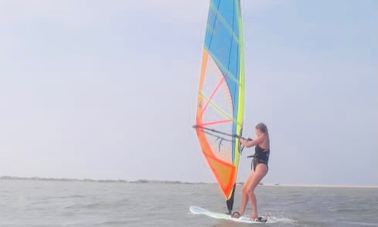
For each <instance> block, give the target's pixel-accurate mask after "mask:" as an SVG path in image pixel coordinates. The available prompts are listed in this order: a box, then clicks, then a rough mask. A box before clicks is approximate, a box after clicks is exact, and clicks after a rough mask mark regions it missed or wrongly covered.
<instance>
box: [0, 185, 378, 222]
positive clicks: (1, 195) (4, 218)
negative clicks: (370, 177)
mask: <svg viewBox="0 0 378 227" xmlns="http://www.w3.org/2000/svg"><path fill="white" fill-rule="evenodd" d="M236 195H237V196H236V198H235V208H237V207H238V206H239V203H240V186H238V188H237V194H236ZM256 195H257V199H258V206H259V209H260V210H259V212H260V215H269V216H271V217H273V218H276V219H277V220H286V221H282V222H280V221H278V222H277V223H274V224H257V225H260V226H261V225H262V226H378V189H374V188H332V187H284V186H259V187H258V188H257V191H256ZM191 205H195V206H200V207H203V208H206V209H208V210H211V211H216V212H225V211H226V207H225V203H224V201H223V199H222V197H221V194H220V191H219V189H218V186H217V185H216V184H184V183H158V182H152V183H151V182H139V183H130V182H96V181H56V180H12V179H5V180H4V179H2V180H0V226H168V227H170V226H172V227H176V226H193V227H194V226H213V227H231V226H232V227H235V226H250V225H246V224H239V223H235V222H229V221H222V220H216V219H211V218H208V217H206V216H201V215H193V214H191V213H190V212H189V207H190V206H191ZM250 213H251V210H250V208H248V209H247V212H246V215H249V214H250Z"/></svg>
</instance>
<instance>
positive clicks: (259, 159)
mask: <svg viewBox="0 0 378 227" xmlns="http://www.w3.org/2000/svg"><path fill="white" fill-rule="evenodd" d="M269 154H270V150H269V149H262V148H261V147H260V146H259V145H256V147H255V154H254V158H253V160H252V166H253V170H255V169H256V166H257V165H258V164H259V163H263V164H265V165H266V167H268V161H269Z"/></svg>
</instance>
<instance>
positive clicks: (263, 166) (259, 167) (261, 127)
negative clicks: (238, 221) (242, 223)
mask: <svg viewBox="0 0 378 227" xmlns="http://www.w3.org/2000/svg"><path fill="white" fill-rule="evenodd" d="M256 136H257V138H256V139H255V140H251V139H248V140H244V139H240V143H241V145H243V146H245V147H253V146H255V154H254V156H253V161H252V163H253V171H251V173H250V174H249V176H248V178H247V181H246V182H245V183H244V185H243V192H242V202H241V207H240V211H239V212H237V211H236V212H234V213H233V214H232V217H234V218H239V217H240V216H242V215H243V214H244V211H245V207H246V206H247V202H248V199H249V200H250V201H251V206H252V210H253V211H252V215H251V218H252V220H254V221H262V222H264V221H266V219H264V218H262V217H259V216H258V212H257V205H256V196H255V193H254V191H255V188H256V187H257V185H258V184H259V182H260V181H261V179H263V177H264V176H265V175H266V173H267V172H268V160H269V153H270V144H269V134H268V128H267V127H266V125H265V124H264V123H259V124H257V125H256Z"/></svg>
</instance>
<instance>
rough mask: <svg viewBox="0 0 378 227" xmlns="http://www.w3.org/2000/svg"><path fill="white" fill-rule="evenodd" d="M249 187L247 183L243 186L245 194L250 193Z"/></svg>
mask: <svg viewBox="0 0 378 227" xmlns="http://www.w3.org/2000/svg"><path fill="white" fill-rule="evenodd" d="M249 191H250V190H249V187H248V186H247V185H244V186H243V189H242V192H243V194H245V195H249Z"/></svg>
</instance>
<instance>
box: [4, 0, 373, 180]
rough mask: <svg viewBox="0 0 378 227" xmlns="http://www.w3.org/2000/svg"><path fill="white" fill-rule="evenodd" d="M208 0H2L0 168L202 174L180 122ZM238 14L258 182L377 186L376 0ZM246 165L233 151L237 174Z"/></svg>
mask: <svg viewBox="0 0 378 227" xmlns="http://www.w3.org/2000/svg"><path fill="white" fill-rule="evenodd" d="M208 5H209V2H208V1H207V0H206V1H205V0H191V1H187V0H138V1H131V0H126V1H117V0H112V1H82V0H79V1H78V0H70V1H47V0H45V1H42V0H38V1H37V0H24V1H15V0H9V1H7V0H6V1H4V0H1V1H0V28H1V29H0V107H1V111H0V175H13V176H40V177H73V178H95V179H100V178H101V179H103V178H110V179H118V178H121V179H130V180H135V179H140V178H143V179H160V180H181V181H196V182H197V181H206V182H213V181H214V179H213V176H212V175H211V173H210V171H209V170H208V167H207V164H206V163H205V161H204V158H203V157H202V154H201V151H200V148H199V144H198V142H197V140H196V137H195V133H194V131H193V129H192V128H191V126H192V124H193V123H194V113H195V107H196V93H197V91H196V89H197V83H198V78H199V71H200V61H201V49H202V46H203V40H204V33H205V26H206V19H207V9H208ZM242 13H243V19H244V30H245V45H246V62H245V64H246V114H245V133H246V135H248V136H253V128H254V125H255V124H256V123H258V122H260V121H263V122H265V123H267V125H268V127H269V130H270V134H271V143H272V144H271V146H272V152H271V160H270V163H269V164H270V166H269V170H270V171H269V174H268V176H267V178H266V179H265V182H270V183H297V184H301V183H303V184H374V185H378V26H377V24H378V1H374V0H370V1H369V0H363V1H360V0H347V1H345V0H334V1H328V0H320V1H300V0H296V1H295V0H286V1H280V0H276V1H273V0H259V1H256V0H244V1H242ZM252 153H253V149H250V150H246V151H245V154H252ZM249 168H250V161H249V160H246V155H244V156H242V161H241V164H240V171H239V181H243V180H244V179H245V178H246V176H247V174H248V172H249Z"/></svg>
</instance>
